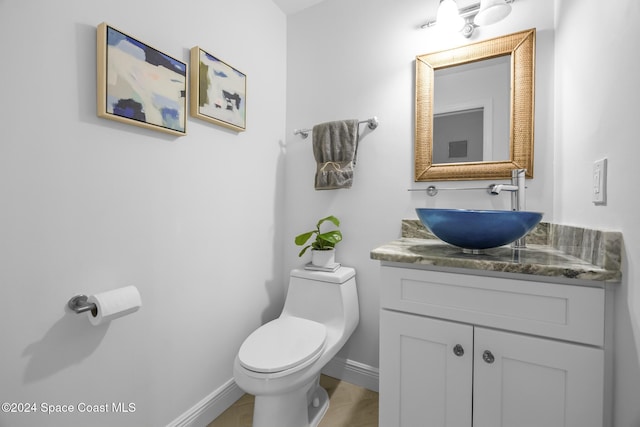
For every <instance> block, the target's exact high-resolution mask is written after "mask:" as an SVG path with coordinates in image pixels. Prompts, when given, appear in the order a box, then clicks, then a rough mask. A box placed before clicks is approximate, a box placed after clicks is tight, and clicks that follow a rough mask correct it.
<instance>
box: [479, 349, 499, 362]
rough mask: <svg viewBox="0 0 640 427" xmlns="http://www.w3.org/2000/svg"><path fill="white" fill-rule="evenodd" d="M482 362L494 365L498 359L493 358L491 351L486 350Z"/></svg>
mask: <svg viewBox="0 0 640 427" xmlns="http://www.w3.org/2000/svg"><path fill="white" fill-rule="evenodd" d="M482 360H484V361H485V362H487V363H493V362H494V361H495V360H496V358H495V357H494V356H493V353H491V352H490V351H489V350H485V351H484V353H482Z"/></svg>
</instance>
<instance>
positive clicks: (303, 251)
mask: <svg viewBox="0 0 640 427" xmlns="http://www.w3.org/2000/svg"><path fill="white" fill-rule="evenodd" d="M310 247H311V245H307V246H305V247H304V248H302V250H301V251H300V253H299V254H298V256H299V257H301V256H302V255H304V253H305V252H306V251H307V249H309V248H310Z"/></svg>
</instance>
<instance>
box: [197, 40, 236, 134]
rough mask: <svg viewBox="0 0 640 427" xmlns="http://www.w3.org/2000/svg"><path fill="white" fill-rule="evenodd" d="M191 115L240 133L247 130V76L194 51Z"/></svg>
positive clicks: (200, 52)
mask: <svg viewBox="0 0 640 427" xmlns="http://www.w3.org/2000/svg"><path fill="white" fill-rule="evenodd" d="M190 66H191V115H192V116H193V117H197V118H199V119H202V120H206V121H208V122H210V123H214V124H217V125H220V126H224V127H226V128H229V129H233V130H235V131H238V132H242V131H244V130H246V126H247V123H246V122H247V98H246V96H247V76H246V75H245V74H243V73H242V72H240V71H238V70H236V69H235V68H233V67H232V66H230V65H229V64H227V63H225V62H223V61H221V60H219V59H218V58H216V57H215V56H213V55H211V54H210V53H207V52H206V51H204V50H203V49H201V48H199V47H198V46H196V47H193V48H192V49H191V63H190Z"/></svg>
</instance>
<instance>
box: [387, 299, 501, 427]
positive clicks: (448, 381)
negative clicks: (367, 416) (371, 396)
mask: <svg viewBox="0 0 640 427" xmlns="http://www.w3.org/2000/svg"><path fill="white" fill-rule="evenodd" d="M457 345H459V347H457V348H456V346H457ZM460 349H462V352H463V353H461V352H460ZM454 350H456V351H455V353H458V355H456V354H455V353H454ZM472 367H473V327H472V326H470V325H463V324H459V323H454V322H446V321H440V320H434V319H430V318H426V317H420V316H415V315H410V314H403V313H397V312H392V311H388V310H381V313H380V427H421V426H424V427H470V426H471V416H472V414H471V410H472V406H471V399H472V395H471V392H472V376H473V372H472ZM493 427H496V426H493Z"/></svg>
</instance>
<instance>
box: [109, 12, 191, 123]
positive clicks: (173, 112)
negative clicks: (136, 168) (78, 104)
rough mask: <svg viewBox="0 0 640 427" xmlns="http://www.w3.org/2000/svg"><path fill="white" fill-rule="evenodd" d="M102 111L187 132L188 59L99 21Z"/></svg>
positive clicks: (119, 118) (125, 120)
mask: <svg viewBox="0 0 640 427" xmlns="http://www.w3.org/2000/svg"><path fill="white" fill-rule="evenodd" d="M97 40H98V45H97V62H98V70H97V71H98V96H97V101H98V117H103V118H106V119H111V120H116V121H119V122H123V123H128V124H132V125H136V126H141V127H144V128H147V129H154V130H159V131H162V132H167V133H170V134H173V135H178V136H183V135H186V133H187V130H186V129H187V126H186V125H187V118H186V112H187V64H186V63H184V62H181V61H178V60H177V59H175V58H172V57H170V56H169V55H167V54H164V53H162V52H160V51H159V50H157V49H154V48H152V47H151V46H149V45H147V44H145V43H142V42H141V41H139V40H136V39H134V38H133V37H131V36H129V35H127V34H125V33H123V32H122V31H120V30H117V29H116V28H114V27H112V26H110V25H107V24H106V23H102V24H100V25H98V37H97Z"/></svg>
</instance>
